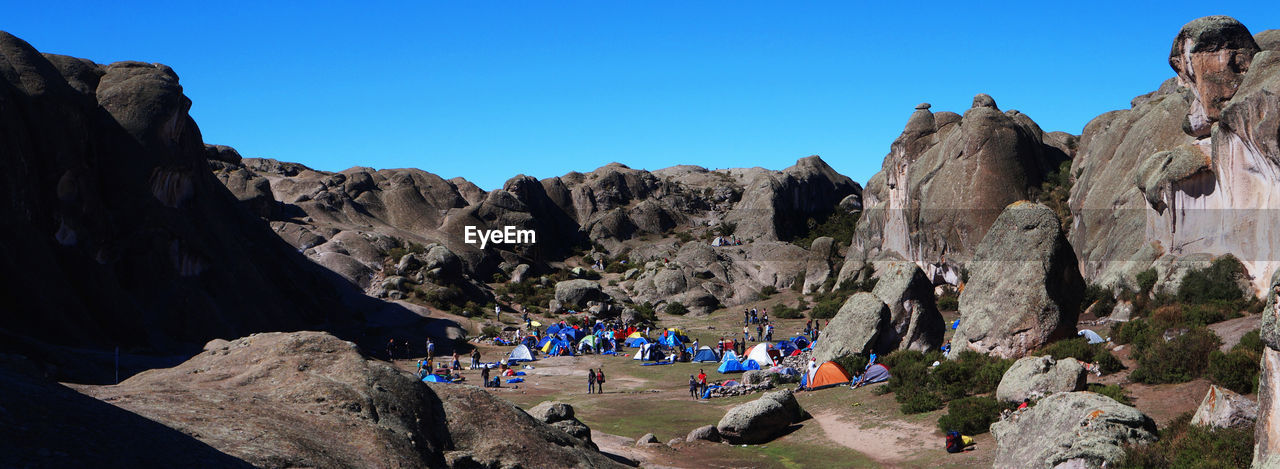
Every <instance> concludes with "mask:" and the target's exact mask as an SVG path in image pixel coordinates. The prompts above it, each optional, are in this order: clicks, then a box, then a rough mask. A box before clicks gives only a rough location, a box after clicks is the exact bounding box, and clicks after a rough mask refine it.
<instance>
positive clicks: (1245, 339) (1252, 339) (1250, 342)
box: [1231, 329, 1263, 356]
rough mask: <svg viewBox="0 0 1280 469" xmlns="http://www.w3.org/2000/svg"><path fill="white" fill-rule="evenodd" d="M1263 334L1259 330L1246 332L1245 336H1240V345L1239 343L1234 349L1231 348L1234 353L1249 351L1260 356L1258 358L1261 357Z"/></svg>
mask: <svg viewBox="0 0 1280 469" xmlns="http://www.w3.org/2000/svg"><path fill="white" fill-rule="evenodd" d="M1261 333H1262V331H1261V330H1258V329H1254V330H1252V331H1249V332H1246V333H1245V334H1244V335H1243V336H1240V343H1237V344H1236V345H1235V346H1234V347H1231V350H1232V351H1236V350H1247V351H1252V352H1253V353H1255V354H1258V356H1261V355H1262V346H1263V344H1262V334H1261Z"/></svg>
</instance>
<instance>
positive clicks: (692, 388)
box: [689, 375, 698, 399]
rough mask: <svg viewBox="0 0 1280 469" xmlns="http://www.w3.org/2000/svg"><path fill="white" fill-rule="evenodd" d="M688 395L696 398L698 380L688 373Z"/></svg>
mask: <svg viewBox="0 0 1280 469" xmlns="http://www.w3.org/2000/svg"><path fill="white" fill-rule="evenodd" d="M689 397H692V398H694V399H697V398H698V380H697V379H695V378H694V377H693V375H689Z"/></svg>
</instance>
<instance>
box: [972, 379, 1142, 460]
mask: <svg viewBox="0 0 1280 469" xmlns="http://www.w3.org/2000/svg"><path fill="white" fill-rule="evenodd" d="M991 433H992V435H994V436H995V438H996V457H995V462H994V463H993V465H992V467H996V468H1000V469H1014V468H1017V469H1027V468H1046V469H1048V468H1057V467H1073V468H1074V467H1078V468H1100V467H1102V465H1103V464H1104V463H1105V464H1108V465H1115V464H1116V463H1118V462H1119V461H1120V460H1121V459H1123V458H1124V454H1125V450H1124V447H1125V445H1134V444H1147V443H1151V442H1154V441H1155V440H1156V424H1155V421H1153V420H1151V418H1150V417H1147V416H1146V415H1145V414H1143V413H1142V412H1139V411H1138V410H1137V409H1134V408H1132V407H1129V406H1126V405H1123V404H1120V403H1119V402H1116V401H1115V400H1114V399H1111V398H1109V397H1106V396H1103V395H1101V394H1097V393H1092V392H1087V391H1084V392H1070V393H1058V394H1054V395H1052V396H1049V397H1047V398H1045V399H1043V400H1041V401H1040V402H1038V403H1036V405H1035V407H1032V408H1030V409H1029V410H1026V411H1022V412H1020V413H1018V414H1017V417H1016V418H1015V419H1010V420H1002V421H999V422H996V423H993V424H991Z"/></svg>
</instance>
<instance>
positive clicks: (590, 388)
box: [587, 368, 596, 394]
mask: <svg viewBox="0 0 1280 469" xmlns="http://www.w3.org/2000/svg"><path fill="white" fill-rule="evenodd" d="M595 392H596V373H595V372H594V371H592V370H591V369H590V368H587V394H595Z"/></svg>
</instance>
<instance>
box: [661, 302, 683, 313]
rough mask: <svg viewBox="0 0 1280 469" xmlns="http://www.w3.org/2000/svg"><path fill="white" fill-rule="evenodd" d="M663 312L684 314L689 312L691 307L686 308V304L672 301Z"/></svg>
mask: <svg viewBox="0 0 1280 469" xmlns="http://www.w3.org/2000/svg"><path fill="white" fill-rule="evenodd" d="M662 312H664V313H667V314H670V315H672V316H684V315H686V314H689V308H686V307H685V306H684V305H682V304H680V303H679V302H675V301H672V302H670V303H667V306H666V307H665V308H663V309H662Z"/></svg>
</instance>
